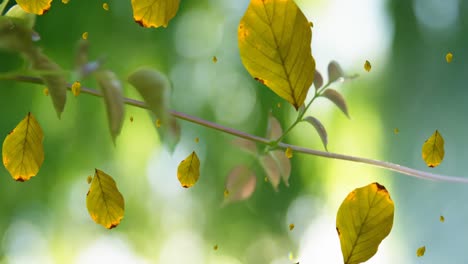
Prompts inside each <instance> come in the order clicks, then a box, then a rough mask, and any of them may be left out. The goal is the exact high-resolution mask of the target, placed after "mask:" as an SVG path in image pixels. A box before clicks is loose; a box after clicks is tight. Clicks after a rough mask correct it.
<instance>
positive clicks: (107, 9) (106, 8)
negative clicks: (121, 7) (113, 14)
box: [102, 3, 109, 11]
mask: <svg viewBox="0 0 468 264" xmlns="http://www.w3.org/2000/svg"><path fill="white" fill-rule="evenodd" d="M102 9H104V10H106V11H109V4H108V3H103V4H102Z"/></svg>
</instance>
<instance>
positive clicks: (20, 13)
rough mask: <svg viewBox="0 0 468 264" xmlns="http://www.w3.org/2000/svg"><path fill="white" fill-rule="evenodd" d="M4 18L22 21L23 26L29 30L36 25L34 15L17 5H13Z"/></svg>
mask: <svg viewBox="0 0 468 264" xmlns="http://www.w3.org/2000/svg"><path fill="white" fill-rule="evenodd" d="M5 16H8V17H16V18H19V19H22V20H23V21H24V25H25V26H26V27H28V28H30V29H32V28H33V27H34V24H35V23H36V15H35V14H31V13H28V12H26V11H24V10H23V9H22V8H21V7H20V6H19V5H14V6H12V7H11V8H10V9H8V11H7V12H6V13H5Z"/></svg>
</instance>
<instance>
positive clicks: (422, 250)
mask: <svg viewBox="0 0 468 264" xmlns="http://www.w3.org/2000/svg"><path fill="white" fill-rule="evenodd" d="M424 253H426V246H422V247H420V248H418V250H416V256H418V257H422V256H424Z"/></svg>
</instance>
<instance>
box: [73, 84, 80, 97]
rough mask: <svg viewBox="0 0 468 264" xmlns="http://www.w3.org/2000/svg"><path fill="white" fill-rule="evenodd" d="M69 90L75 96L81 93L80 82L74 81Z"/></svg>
mask: <svg viewBox="0 0 468 264" xmlns="http://www.w3.org/2000/svg"><path fill="white" fill-rule="evenodd" d="M71 90H72V93H73V95H74V96H75V97H76V96H78V95H80V93H81V83H80V82H74V83H73V84H72V86H71Z"/></svg>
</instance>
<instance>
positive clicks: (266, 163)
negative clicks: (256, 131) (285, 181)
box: [260, 153, 284, 191]
mask: <svg viewBox="0 0 468 264" xmlns="http://www.w3.org/2000/svg"><path fill="white" fill-rule="evenodd" d="M282 154H283V156H284V153H282ZM260 164H261V165H262V167H263V169H264V170H265V173H266V175H267V177H268V181H269V182H270V183H271V185H272V186H273V188H274V189H275V191H277V190H278V185H279V183H280V180H281V174H280V171H279V168H278V165H277V164H276V161H275V160H274V159H273V158H272V156H271V155H269V154H267V155H263V156H261V157H260Z"/></svg>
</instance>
